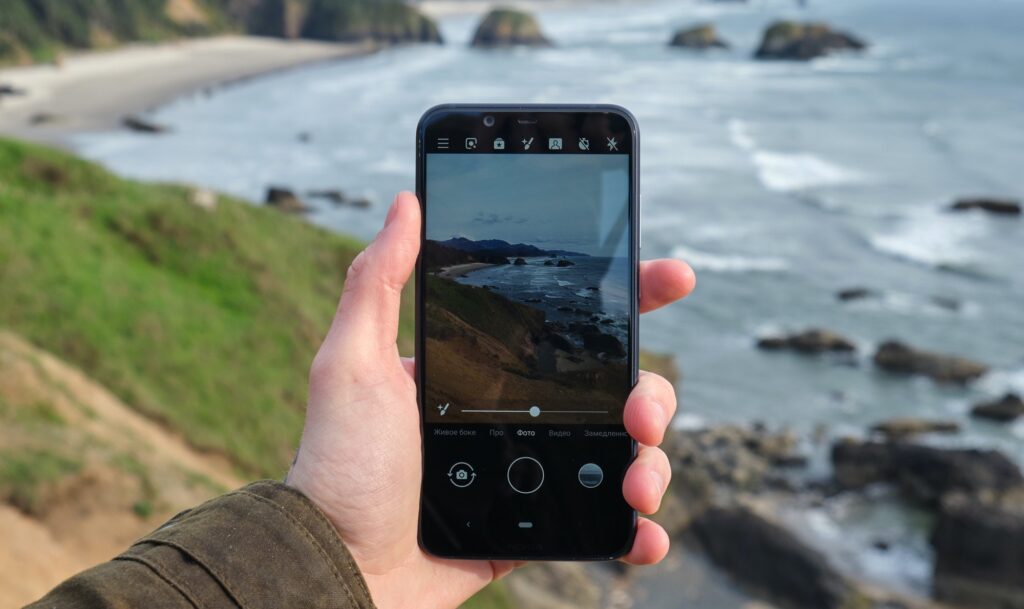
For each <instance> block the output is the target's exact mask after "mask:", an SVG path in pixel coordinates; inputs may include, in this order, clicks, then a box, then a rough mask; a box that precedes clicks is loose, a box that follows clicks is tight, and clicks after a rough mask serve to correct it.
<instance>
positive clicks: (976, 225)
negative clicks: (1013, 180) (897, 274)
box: [868, 207, 985, 268]
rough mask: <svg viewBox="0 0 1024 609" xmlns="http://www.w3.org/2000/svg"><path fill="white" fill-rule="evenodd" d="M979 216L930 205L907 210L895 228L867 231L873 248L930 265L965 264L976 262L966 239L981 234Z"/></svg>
mask: <svg viewBox="0 0 1024 609" xmlns="http://www.w3.org/2000/svg"><path fill="white" fill-rule="evenodd" d="M982 220H983V218H978V217H971V216H969V215H963V214H949V213H945V212H943V211H941V210H936V209H934V208H932V207H928V208H922V209H919V210H917V211H915V212H913V213H911V214H910V215H909V216H908V217H907V218H906V219H905V220H903V221H902V222H901V223H900V224H899V225H898V226H897V228H896V229H895V230H890V231H887V232H885V233H881V234H875V235H870V236H869V237H868V243H869V244H870V245H871V247H873V248H874V249H875V250H877V251H879V252H881V253H883V254H887V255H890V256H893V257H896V258H900V259H903V260H908V261H910V262H916V263H918V264H923V265H926V266H932V267H949V268H965V267H968V266H970V265H971V264H972V263H974V262H976V258H977V253H976V252H975V251H974V249H973V248H971V246H970V243H969V242H970V241H971V240H972V239H975V238H977V237H980V236H983V235H984V232H985V225H984V223H983V222H982Z"/></svg>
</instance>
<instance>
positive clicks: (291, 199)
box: [264, 186, 309, 214]
mask: <svg viewBox="0 0 1024 609" xmlns="http://www.w3.org/2000/svg"><path fill="white" fill-rule="evenodd" d="M264 202H265V203H266V204H267V206H269V207H273V208H275V209H278V210H280V211H283V212H287V213H290V214H300V213H303V212H306V211H309V208H308V207H306V204H305V203H303V202H302V199H300V198H299V197H298V195H296V194H295V193H294V192H292V191H291V190H290V189H288V188H283V187H281V186H271V187H270V188H268V189H267V195H266V197H265V198H264Z"/></svg>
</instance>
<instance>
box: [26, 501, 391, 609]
mask: <svg viewBox="0 0 1024 609" xmlns="http://www.w3.org/2000/svg"><path fill="white" fill-rule="evenodd" d="M141 607H145V608H147V609H197V608H208V609H221V608H225V609H285V608H289V607H302V608H303V609H306V608H310V609H373V607H374V606H373V601H372V600H371V599H370V593H369V591H368V590H367V589H366V583H365V581H364V580H363V577H362V575H361V574H360V573H359V569H358V568H357V567H356V564H355V561H354V560H353V559H352V556H351V555H350V554H349V552H348V550H347V549H346V548H345V544H344V543H342V541H341V538H340V537H339V536H338V533H337V531H336V530H335V529H334V527H333V525H331V523H330V522H329V521H328V520H327V517H326V516H324V515H323V513H322V512H320V510H319V509H317V507H316V506H315V505H313V503H312V502H311V501H310V500H309V499H307V498H306V497H305V496H304V495H302V494H301V493H299V492H298V491H296V490H294V489H292V488H290V487H287V486H285V485H283V484H280V483H277V482H269V481H265V482H256V483H253V484H250V485H249V486H246V487H244V488H242V489H240V490H237V491H235V492H233V493H228V494H227V495H223V496H221V497H217V498H216V499H212V500H210V501H208V502H206V503H204V504H202V505H200V506H199V507H196V508H193V509H190V510H187V511H184V512H182V513H180V514H178V515H177V516H175V517H174V518H172V519H171V520H170V521H168V522H167V523H166V524H165V525H163V526H162V527H160V528H159V529H157V530H156V531H154V532H153V533H151V534H149V535H148V536H146V537H143V538H142V539H140V540H139V541H137V542H136V543H135V544H134V545H133V546H132V547H131V548H129V549H128V550H127V551H126V552H124V553H123V554H121V555H120V556H118V557H116V558H114V559H113V560H112V561H110V562H108V563H104V564H102V565H99V566H97V567H94V568H92V569H89V570H88V571H84V572H82V573H79V574H78V575H76V576H74V577H72V578H71V579H69V580H67V581H66V582H64V583H62V584H60V585H59V586H57V588H55V589H54V590H53V591H51V592H50V593H49V594H47V595H46V596H45V597H43V598H42V599H40V600H39V601H37V602H35V603H33V604H32V605H29V608H30V609H51V608H52V609H57V608H59V609H65V608H68V609H71V608H74V609H122V608H124V609H128V608H141Z"/></svg>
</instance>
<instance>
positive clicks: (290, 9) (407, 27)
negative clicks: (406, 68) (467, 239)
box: [0, 0, 438, 65]
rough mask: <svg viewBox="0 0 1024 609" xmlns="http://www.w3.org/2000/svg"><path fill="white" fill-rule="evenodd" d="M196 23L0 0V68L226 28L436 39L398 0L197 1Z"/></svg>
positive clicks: (110, 1) (155, 7) (155, 3)
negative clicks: (297, 26) (294, 24)
mask: <svg viewBox="0 0 1024 609" xmlns="http://www.w3.org/2000/svg"><path fill="white" fill-rule="evenodd" d="M195 4H196V6H197V8H199V10H200V12H201V15H202V17H201V19H200V20H199V21H197V22H188V23H178V22H175V21H174V20H173V19H172V18H171V16H170V15H169V14H168V11H167V8H168V2H167V0H0V65H2V64H4V63H28V62H33V61H35V62H40V61H53V60H55V59H57V58H58V57H59V56H60V55H61V53H62V52H63V51H64V50H71V51H77V50H83V49H93V48H100V47H107V46H111V45H116V44H118V43H121V42H134V41H145V42H155V41H160V40H167V39H173V38H179V37H182V36H203V35H209V34H215V33H220V32H226V31H245V32H249V33H252V34H257V35H271V36H284V35H287V34H290V32H288V31H287V30H288V28H287V27H286V22H287V21H288V18H287V17H286V15H288V16H289V17H291V18H295V17H297V18H298V19H299V21H300V23H301V26H302V27H301V32H300V33H301V35H302V37H306V38H317V39H322V40H330V41H349V40H370V39H372V40H379V41H383V42H390V41H403V40H408V39H412V40H417V39H419V38H421V37H424V36H427V37H432V38H437V37H438V29H437V24H436V23H435V22H434V21H433V20H431V19H430V18H428V17H426V16H424V15H423V14H422V13H421V12H420V11H419V10H418V9H416V8H414V7H411V6H407V5H406V4H405V3H404V2H403V1H401V0H256V1H251V0H250V1H246V2H239V1H237V0H195Z"/></svg>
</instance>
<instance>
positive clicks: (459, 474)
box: [448, 461, 476, 488]
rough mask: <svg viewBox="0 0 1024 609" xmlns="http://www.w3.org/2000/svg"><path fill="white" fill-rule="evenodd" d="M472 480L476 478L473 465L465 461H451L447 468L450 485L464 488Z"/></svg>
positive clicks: (471, 482)
mask: <svg viewBox="0 0 1024 609" xmlns="http://www.w3.org/2000/svg"><path fill="white" fill-rule="evenodd" d="M474 480H476V472H474V471H473V466H472V465H470V464H469V463H466V462H465V461H458V462H456V463H453V464H452V466H451V467H450V468H448V482H451V483H452V486H454V487H456V488H466V487H467V486H469V485H470V484H473V481H474Z"/></svg>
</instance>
